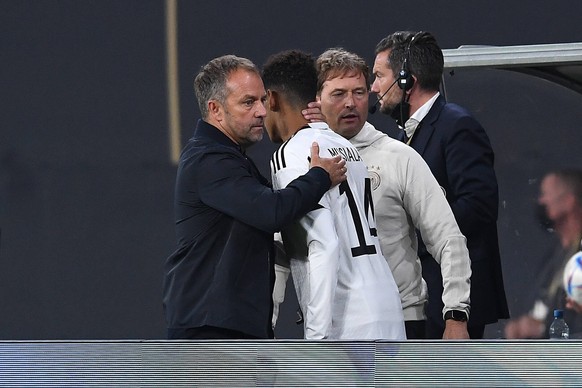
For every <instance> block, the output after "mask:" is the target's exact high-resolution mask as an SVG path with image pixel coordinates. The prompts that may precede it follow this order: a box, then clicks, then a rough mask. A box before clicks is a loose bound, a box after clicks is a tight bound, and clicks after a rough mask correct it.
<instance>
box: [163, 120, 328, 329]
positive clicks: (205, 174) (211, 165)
mask: <svg viewBox="0 0 582 388" xmlns="http://www.w3.org/2000/svg"><path fill="white" fill-rule="evenodd" d="M330 184H331V182H330V180H329V175H328V174H327V172H325V170H323V169H321V168H312V169H310V170H309V172H308V173H307V174H305V175H303V176H301V177H299V178H297V179H295V180H294V181H293V182H291V183H290V184H289V185H288V186H287V188H285V189H283V190H277V191H274V190H273V189H272V188H271V186H270V183H269V182H268V181H267V180H266V179H265V178H263V177H262V176H261V174H260V173H259V171H258V170H257V168H256V167H255V165H254V163H253V162H252V161H251V160H250V159H249V158H247V157H246V156H245V154H244V152H243V150H241V149H240V147H239V146H238V145H236V144H235V143H233V142H232V141H231V140H230V139H229V138H228V137H226V136H225V135H224V134H223V133H222V132H220V131H219V130H218V129H217V128H215V127H213V126H212V125H210V124H208V123H206V122H204V121H199V122H198V126H197V128H196V132H195V133H194V137H193V138H192V139H190V141H189V142H188V144H187V145H186V147H185V148H184V150H183V151H182V155H181V157H180V164H179V166H178V174H177V179H176V193H175V217H176V234H177V238H178V248H177V250H176V251H175V252H174V253H173V254H172V255H171V256H170V257H169V258H168V259H167V260H166V264H165V268H164V269H165V279H164V299H163V302H164V310H165V314H166V321H167V325H168V336H169V337H170V338H176V337H175V336H174V334H172V333H180V332H181V331H182V330H183V329H190V328H196V327H201V326H206V325H208V326H214V327H218V328H224V329H229V330H235V331H239V332H242V333H244V334H247V335H251V336H254V337H259V338H271V337H272V336H273V332H272V328H271V316H272V311H273V309H272V306H273V298H272V293H273V284H274V275H275V274H274V264H273V260H274V257H273V254H274V250H273V249H274V246H273V234H274V232H276V231H279V230H281V229H282V228H283V227H284V226H286V225H288V224H290V223H291V222H293V221H295V220H296V219H298V218H299V217H301V216H303V215H304V214H306V213H307V212H309V211H310V210H312V209H313V208H315V207H316V206H317V203H318V202H319V200H320V199H321V196H322V195H323V194H324V193H325V192H326V191H327V190H328V189H329V187H330Z"/></svg>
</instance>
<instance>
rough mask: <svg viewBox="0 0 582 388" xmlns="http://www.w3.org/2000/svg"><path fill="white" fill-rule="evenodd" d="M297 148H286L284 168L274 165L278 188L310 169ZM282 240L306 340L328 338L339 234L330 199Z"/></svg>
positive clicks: (303, 218)
mask: <svg viewBox="0 0 582 388" xmlns="http://www.w3.org/2000/svg"><path fill="white" fill-rule="evenodd" d="M297 147H300V145H298V144H293V143H289V144H287V146H286V147H285V153H284V154H285V161H286V166H285V167H283V168H278V169H277V168H274V167H275V166H274V165H272V167H273V169H272V180H273V186H274V187H275V188H283V187H286V186H287V185H288V184H290V183H291V182H293V180H294V179H295V178H296V177H297V176H299V175H301V174H302V173H303V172H304V171H305V169H306V168H307V163H306V161H307V157H306V155H305V153H304V152H301V151H302V150H298V149H297ZM283 238H284V242H285V248H286V253H287V255H288V258H289V260H290V262H291V270H292V273H293V280H294V282H295V289H296V291H297V297H298V300H299V304H300V306H301V311H302V312H303V317H304V325H305V338H306V339H324V338H327V337H328V336H329V333H330V329H331V324H332V307H333V299H334V295H335V288H336V285H337V270H338V264H339V245H338V239H337V233H336V231H335V226H334V223H333V215H332V214H331V212H330V210H329V202H328V200H327V196H325V195H324V197H323V198H322V200H321V201H320V203H319V206H318V208H317V209H315V210H313V211H311V212H309V213H308V214H307V215H305V216H304V217H302V218H301V219H300V220H299V221H298V222H296V223H294V224H293V225H291V226H290V227H289V228H286V229H285V230H284V231H283Z"/></svg>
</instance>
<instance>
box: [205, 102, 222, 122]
mask: <svg viewBox="0 0 582 388" xmlns="http://www.w3.org/2000/svg"><path fill="white" fill-rule="evenodd" d="M208 115H209V116H212V117H213V118H214V119H215V120H216V121H221V120H222V115H223V109H222V104H221V103H220V102H218V101H216V100H210V101H208Z"/></svg>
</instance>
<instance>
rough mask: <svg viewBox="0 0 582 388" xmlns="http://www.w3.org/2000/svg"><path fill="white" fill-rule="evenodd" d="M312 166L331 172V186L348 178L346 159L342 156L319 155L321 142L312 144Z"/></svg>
mask: <svg viewBox="0 0 582 388" xmlns="http://www.w3.org/2000/svg"><path fill="white" fill-rule="evenodd" d="M310 166H311V167H321V168H323V169H324V170H325V171H327V173H328V174H329V179H330V180H331V187H334V186H335V185H339V184H340V183H342V182H343V181H345V180H346V179H348V177H347V175H346V171H348V168H347V167H346V161H345V160H344V159H343V158H342V157H341V156H339V155H338V156H334V157H333V158H320V157H319V144H317V143H316V142H313V143H312V144H311V164H310Z"/></svg>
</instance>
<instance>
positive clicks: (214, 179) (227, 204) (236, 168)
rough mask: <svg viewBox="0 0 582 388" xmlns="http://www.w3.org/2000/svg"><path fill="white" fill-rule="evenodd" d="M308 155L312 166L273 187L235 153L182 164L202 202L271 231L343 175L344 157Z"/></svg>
mask: <svg viewBox="0 0 582 388" xmlns="http://www.w3.org/2000/svg"><path fill="white" fill-rule="evenodd" d="M314 149H315V148H314ZM315 150H317V149H315ZM221 151H222V150H221ZM314 152H315V151H314ZM312 157H313V158H312V160H313V161H314V162H313V164H314V166H315V167H314V168H311V169H309V171H306V173H305V174H304V175H302V176H299V177H298V178H297V179H295V180H293V182H290V183H289V185H288V186H287V187H286V188H285V189H283V190H273V189H272V188H271V187H269V186H268V185H267V184H266V183H265V182H266V181H265V182H261V181H260V180H259V179H258V178H257V176H256V175H253V174H252V173H251V170H252V169H251V167H249V163H250V162H249V161H247V160H245V159H244V158H243V156H242V155H237V154H236V153H225V152H216V153H207V154H206V155H205V157H204V158H202V159H201V160H200V161H198V162H197V164H198V165H197V166H195V168H193V167H192V166H185V168H193V173H192V174H191V175H190V176H193V177H195V178H194V179H197V180H198V182H199V187H200V198H201V200H202V201H203V202H204V203H205V204H206V205H208V206H210V207H212V208H214V209H216V210H218V211H219V212H222V213H225V214H227V215H229V216H231V217H233V218H235V219H237V220H239V221H242V222H244V223H247V224H249V225H252V226H254V227H256V228H258V229H261V230H264V231H266V232H270V233H274V232H276V231H279V230H281V229H282V227H283V226H284V225H288V224H289V223H290V222H292V221H293V220H296V219H297V218H299V217H300V216H301V215H303V214H305V213H307V212H308V211H310V210H311V209H313V208H314V207H315V206H316V205H317V202H318V201H319V199H320V198H321V196H322V195H323V194H324V193H325V192H326V191H327V189H329V188H330V184H331V183H339V182H340V181H342V179H345V168H344V163H345V162H344V161H340V160H339V159H338V158H333V159H326V158H319V157H318V156H317V155H313V154H312ZM320 166H324V167H325V168H328V169H329V170H330V173H328V172H326V171H325V170H324V168H323V167H320ZM330 176H331V178H332V179H333V180H332V181H330Z"/></svg>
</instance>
